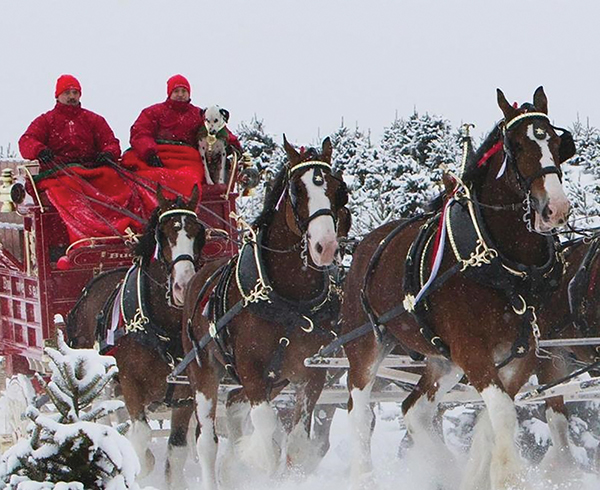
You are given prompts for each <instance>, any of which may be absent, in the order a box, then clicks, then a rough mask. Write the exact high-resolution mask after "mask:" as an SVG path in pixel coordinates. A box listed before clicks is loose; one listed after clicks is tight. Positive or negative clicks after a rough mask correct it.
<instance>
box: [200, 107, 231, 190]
mask: <svg viewBox="0 0 600 490" xmlns="http://www.w3.org/2000/svg"><path fill="white" fill-rule="evenodd" d="M202 114H203V115H204V124H203V125H202V126H201V127H200V130H199V132H198V150H199V151H200V156H201V157H202V162H203V163H204V175H205V178H206V183H207V184H208V185H213V184H224V183H225V182H226V179H227V136H228V132H227V128H226V124H227V121H229V111H228V110H227V109H223V108H221V107H219V106H211V107H208V108H206V109H202Z"/></svg>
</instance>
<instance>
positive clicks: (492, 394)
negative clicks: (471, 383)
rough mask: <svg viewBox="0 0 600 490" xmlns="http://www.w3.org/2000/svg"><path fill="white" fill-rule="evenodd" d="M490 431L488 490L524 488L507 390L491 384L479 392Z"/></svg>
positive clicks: (521, 466) (510, 402) (523, 474)
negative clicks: (492, 446)
mask: <svg viewBox="0 0 600 490" xmlns="http://www.w3.org/2000/svg"><path fill="white" fill-rule="evenodd" d="M481 397H482V398H483V401H484V402H485V406H486V407H487V409H488V416H489V418H490V421H491V424H492V430H493V432H494V448H493V449H492V460H491V465H490V477H491V482H492V487H491V488H492V490H505V489H509V488H519V489H522V490H525V489H526V488H527V487H526V486H525V481H524V478H525V467H524V465H523V462H522V461H521V458H520V456H519V453H518V451H517V446H516V444H515V434H516V429H517V411H516V409H515V404H514V402H513V400H512V399H511V398H510V396H508V394H507V393H505V392H504V391H502V390H501V389H500V388H498V387H497V386H494V385H490V386H488V387H487V388H485V389H484V390H483V391H482V392H481Z"/></svg>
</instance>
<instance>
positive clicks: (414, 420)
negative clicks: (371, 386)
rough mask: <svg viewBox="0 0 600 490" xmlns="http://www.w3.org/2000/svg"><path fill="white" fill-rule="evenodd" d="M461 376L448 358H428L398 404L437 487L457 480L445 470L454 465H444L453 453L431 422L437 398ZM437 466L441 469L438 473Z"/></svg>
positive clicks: (435, 413)
mask: <svg viewBox="0 0 600 490" xmlns="http://www.w3.org/2000/svg"><path fill="white" fill-rule="evenodd" d="M462 375H463V372H462V370H461V369H460V368H458V367H457V366H455V365H454V364H452V363H451V362H450V361H447V360H445V359H439V358H431V359H429V361H428V362H427V365H426V367H425V370H424V372H423V374H422V376H421V379H420V380H419V382H418V383H417V385H416V386H415V388H414V390H413V391H412V392H411V393H410V395H409V396H408V397H407V398H406V400H404V402H403V403H402V412H403V414H404V421H405V423H406V428H407V431H408V433H409V435H410V438H411V439H412V441H413V442H414V447H415V449H419V450H420V451H422V454H426V455H427V460H428V462H429V463H431V468H432V470H433V471H434V472H435V474H433V475H432V476H431V478H432V480H435V482H436V485H437V486H438V488H453V489H454V488H456V487H457V481H458V479H459V478H458V475H450V474H449V473H448V471H446V468H448V467H452V468H455V465H452V464H450V465H448V462H452V461H454V455H453V454H452V453H451V452H450V450H449V449H448V448H447V447H446V445H445V443H444V441H443V440H442V437H441V436H440V434H439V432H438V431H437V430H436V426H435V423H434V422H435V418H436V416H437V413H438V410H437V407H438V404H439V402H440V401H441V398H442V397H443V396H444V395H445V394H446V393H447V392H448V391H450V390H451V389H452V388H453V387H454V386H455V385H456V384H457V383H458V382H459V381H460V379H461V377H462ZM441 468H444V470H443V472H441V473H439V474H438V472H440V470H441ZM454 480H457V481H454Z"/></svg>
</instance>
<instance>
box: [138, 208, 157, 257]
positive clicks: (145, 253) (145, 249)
mask: <svg viewBox="0 0 600 490" xmlns="http://www.w3.org/2000/svg"><path fill="white" fill-rule="evenodd" d="M159 211H160V208H156V209H155V210H154V211H153V212H152V215H151V216H150V219H149V220H148V223H147V224H146V229H145V230H144V234H143V235H142V237H141V238H140V239H139V241H138V243H137V244H136V245H135V247H134V248H133V256H134V257H135V258H139V259H141V261H142V263H144V264H147V263H148V262H150V260H151V259H152V257H153V256H154V250H155V249H156V238H155V235H156V227H157V226H158V213H159Z"/></svg>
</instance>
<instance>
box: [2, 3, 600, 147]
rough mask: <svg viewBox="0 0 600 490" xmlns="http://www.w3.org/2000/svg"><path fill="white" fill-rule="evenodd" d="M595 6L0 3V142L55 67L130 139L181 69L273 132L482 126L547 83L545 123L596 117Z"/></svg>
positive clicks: (17, 126) (40, 101) (34, 110)
mask: <svg viewBox="0 0 600 490" xmlns="http://www.w3.org/2000/svg"><path fill="white" fill-rule="evenodd" d="M599 14H600V2H599V1H598V0H502V1H490V0H462V1H460V0H437V1H434V0H412V1H409V0H395V1H392V0H388V1H384V0H363V1H355V0H253V1H251V0H220V1H218V0H211V1H204V0H164V1H158V0H101V1H100V0H98V1H89V0H77V1H66V0H0V63H1V68H0V93H2V94H3V96H4V100H3V102H2V104H1V109H0V145H2V146H4V147H6V144H7V143H11V144H12V145H13V146H14V145H15V144H16V142H17V140H18V138H19V136H20V135H21V134H22V133H23V131H24V130H25V129H26V127H27V125H28V124H29V123H30V122H31V120H32V119H33V118H34V117H36V116H37V115H39V114H41V113H42V112H45V111H47V110H49V109H51V108H52V107H53V105H54V85H55V81H56V78H57V77H58V76H59V75H61V74H62V73H72V74H73V75H75V76H77V77H78V78H79V80H80V82H81V84H82V87H83V96H82V103H83V105H84V107H86V108H88V109H91V110H93V111H94V112H97V113H99V114H101V115H103V116H104V117H105V118H106V119H107V120H108V122H109V124H110V125H111V126H112V128H113V129H114V131H115V133H116V134H117V137H118V138H119V139H120V140H121V146H122V147H123V149H125V148H127V147H128V146H129V142H128V140H129V128H130V126H131V124H132V123H133V121H134V120H135V118H136V117H137V115H138V114H139V112H140V111H141V109H143V108H144V107H146V106H148V105H150V104H153V103H156V102H160V101H162V100H164V99H165V97H166V92H165V90H166V80H167V78H168V77H169V76H171V75H173V74H175V73H182V74H183V75H185V76H186V77H188V79H189V80H190V82H191V84H192V100H193V102H194V103H195V104H196V105H200V106H202V107H206V106H208V105H213V104H218V105H221V106H222V107H225V108H227V109H229V111H230V112H231V121H230V127H232V128H235V127H236V126H237V124H238V123H239V122H240V121H243V120H249V119H250V118H251V117H252V116H253V115H255V114H256V115H257V116H258V117H259V118H260V119H263V120H264V122H265V125H266V129H267V131H269V132H271V133H273V134H275V135H276V136H277V137H278V138H279V141H281V135H282V134H283V133H284V132H285V133H286V134H287V136H288V138H289V139H290V140H292V141H295V142H297V143H301V144H308V143H312V142H314V141H315V140H316V138H317V136H318V135H320V136H325V135H326V134H328V133H331V132H333V131H335V129H336V128H337V127H339V125H340V121H341V120H342V118H344V121H345V123H346V124H347V125H349V126H354V125H355V124H356V123H358V125H359V126H360V127H361V128H363V129H365V130H367V129H371V131H372V133H373V134H374V135H376V136H378V135H380V134H381V132H382V130H383V128H384V127H385V126H387V125H389V124H390V123H391V121H392V120H393V119H394V117H395V115H396V114H398V116H400V117H406V116H408V115H410V114H411V113H412V111H413V109H414V108H416V109H417V110H418V111H419V112H429V113H435V114H441V115H443V116H445V117H446V118H448V119H450V121H451V122H452V123H453V124H454V125H458V124H460V122H461V121H469V122H474V123H475V124H476V126H477V127H476V131H477V132H479V133H483V132H487V131H488V130H489V129H491V126H492V125H493V123H494V122H495V121H496V120H497V119H499V118H500V116H501V113H500V110H499V109H498V107H497V105H496V94H495V89H496V87H500V88H501V89H503V90H504V92H505V94H506V96H507V98H508V99H509V100H511V101H513V100H516V101H519V102H523V101H529V100H531V97H532V94H533V92H534V90H535V89H536V87H537V86H539V85H543V86H544V88H545V90H546V94H547V95H548V98H549V108H550V116H551V117H552V118H553V120H554V122H555V123H556V124H558V125H567V126H568V125H571V124H572V123H573V122H574V121H575V120H576V118H577V117H578V116H579V117H580V119H582V120H583V121H585V120H586V119H587V118H589V121H590V123H591V124H592V125H596V126H598V125H600V97H599V96H598V95H597V94H598V90H599V85H600V80H599V79H598V73H599V72H600V69H599V68H598V58H599V50H600V42H599V40H600V28H599V26H598V23H599V22H600V15H599Z"/></svg>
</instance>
